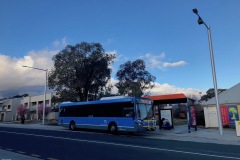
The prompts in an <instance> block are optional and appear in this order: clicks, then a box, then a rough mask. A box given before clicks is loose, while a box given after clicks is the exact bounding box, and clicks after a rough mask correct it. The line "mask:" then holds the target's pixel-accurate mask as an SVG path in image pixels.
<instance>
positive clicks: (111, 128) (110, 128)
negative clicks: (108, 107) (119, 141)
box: [108, 122, 117, 134]
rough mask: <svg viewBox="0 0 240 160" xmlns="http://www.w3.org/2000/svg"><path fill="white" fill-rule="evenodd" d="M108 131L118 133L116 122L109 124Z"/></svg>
mask: <svg viewBox="0 0 240 160" xmlns="http://www.w3.org/2000/svg"><path fill="white" fill-rule="evenodd" d="M108 131H109V132H110V133H112V134H116V133H117V125H116V123H114V122H113V123H110V124H109V126H108Z"/></svg>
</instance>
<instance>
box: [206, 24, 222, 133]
mask: <svg viewBox="0 0 240 160" xmlns="http://www.w3.org/2000/svg"><path fill="white" fill-rule="evenodd" d="M207 30H208V42H209V50H210V57H211V65H212V75H213V84H214V91H215V98H216V105H217V106H216V107H217V114H218V125H219V132H220V135H223V128H222V117H221V112H220V107H219V101H218V89H217V78H216V71H215V64H214V56H213V48H212V37H211V29H210V26H207Z"/></svg>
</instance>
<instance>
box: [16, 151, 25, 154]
mask: <svg viewBox="0 0 240 160" xmlns="http://www.w3.org/2000/svg"><path fill="white" fill-rule="evenodd" d="M17 152H18V153H21V154H25V153H26V152H23V151H17Z"/></svg>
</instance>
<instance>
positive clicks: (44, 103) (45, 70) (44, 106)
mask: <svg viewBox="0 0 240 160" xmlns="http://www.w3.org/2000/svg"><path fill="white" fill-rule="evenodd" d="M22 67H27V68H32V69H37V70H40V71H44V72H46V81H45V87H44V100H43V120H42V124H43V125H44V119H45V108H46V90H47V72H48V70H47V69H41V68H35V67H29V66H22Z"/></svg>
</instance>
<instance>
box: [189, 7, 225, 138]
mask: <svg viewBox="0 0 240 160" xmlns="http://www.w3.org/2000/svg"><path fill="white" fill-rule="evenodd" d="M193 12H194V13H195V14H196V15H197V16H198V24H199V25H201V24H204V25H205V26H206V27H207V31H208V43H209V50H210V57H211V65H212V76H213V84H214V92H215V98H216V105H217V115H218V124H219V132H220V135H223V131H222V130H223V129H222V118H221V114H220V107H219V103H218V90H217V78H216V71H215V64H214V56H213V48H212V37H211V29H210V26H208V25H207V24H206V23H205V22H204V21H203V19H202V18H201V17H200V16H199V14H198V10H197V9H196V8H194V9H193Z"/></svg>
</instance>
